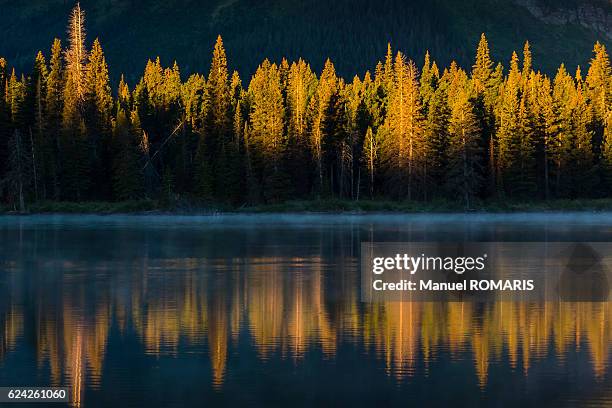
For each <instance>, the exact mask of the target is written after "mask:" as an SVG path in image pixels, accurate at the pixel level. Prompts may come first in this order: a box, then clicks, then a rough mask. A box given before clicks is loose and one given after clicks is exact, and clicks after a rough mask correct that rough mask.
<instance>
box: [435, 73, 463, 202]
mask: <svg viewBox="0 0 612 408" xmlns="http://www.w3.org/2000/svg"><path fill="white" fill-rule="evenodd" d="M462 73H463V75H464V76H465V73H464V72H463V71H462ZM448 76H450V74H448V71H447V74H446V76H443V78H442V79H441V80H438V81H439V84H438V86H437V89H435V91H434V92H433V94H432V96H431V97H430V98H429V108H428V109H427V117H426V123H425V144H426V149H425V150H426V151H427V152H428V163H427V168H428V179H429V180H427V181H428V182H429V183H428V185H427V186H426V187H427V188H429V189H432V190H433V192H432V193H430V194H428V195H427V196H428V197H429V196H434V195H438V196H439V195H441V193H442V191H441V189H439V188H438V187H439V186H443V185H444V184H445V177H446V173H447V167H448V160H449V157H448V156H449V151H448V149H449V138H450V135H449V120H450V115H451V109H450V106H449V101H448V87H449V78H448ZM466 78H467V77H466ZM430 186H431V187H430Z"/></svg>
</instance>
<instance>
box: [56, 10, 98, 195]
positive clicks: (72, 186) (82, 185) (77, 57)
mask: <svg viewBox="0 0 612 408" xmlns="http://www.w3.org/2000/svg"><path fill="white" fill-rule="evenodd" d="M64 60H65V78H66V82H65V86H64V92H63V114H62V135H61V136H62V141H61V143H60V147H61V149H62V151H61V156H62V178H61V179H62V182H63V188H62V194H63V196H64V198H67V199H73V200H83V199H85V198H87V192H88V190H89V186H90V169H91V165H90V155H89V143H88V140H87V130H86V124H85V120H84V118H83V108H84V106H83V104H84V100H85V89H86V87H85V73H86V65H85V63H86V60H87V51H86V48H85V14H84V12H83V10H81V7H80V4H79V3H77V5H76V6H75V7H74V9H73V10H72V13H71V15H70V20H69V24H68V49H67V50H66V52H65V54H64Z"/></svg>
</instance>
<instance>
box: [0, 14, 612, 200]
mask: <svg viewBox="0 0 612 408" xmlns="http://www.w3.org/2000/svg"><path fill="white" fill-rule="evenodd" d="M383 57H384V58H383V59H382V61H380V62H379V63H378V64H377V65H376V66H375V67H373V70H372V72H370V71H368V72H366V73H365V74H364V75H363V76H355V77H354V78H352V79H351V80H350V81H348V80H345V79H343V78H341V77H340V76H339V75H338V74H337V73H336V70H335V68H334V64H333V62H332V61H331V60H327V61H326V62H325V64H324V67H323V70H322V72H321V73H320V74H317V73H315V72H313V70H312V69H311V67H310V65H309V64H308V63H307V62H306V61H304V60H302V59H298V60H297V61H293V62H290V61H288V60H286V59H282V60H281V61H280V62H278V63H274V62H271V61H269V60H267V59H265V60H264V61H263V62H262V63H261V64H260V65H259V67H258V68H257V70H256V71H255V73H254V74H253V76H252V77H251V78H250V80H249V81H248V83H247V82H246V81H245V82H244V83H243V81H242V79H241V78H240V76H239V74H238V72H237V71H230V69H229V65H228V61H227V57H226V54H225V50H224V46H223V41H222V39H221V37H220V36H219V37H218V39H217V41H216V43H215V44H214V48H213V52H212V61H211V63H210V69H209V71H208V74H207V75H205V74H198V73H195V74H192V75H190V76H189V77H188V78H186V79H184V78H182V76H181V71H180V69H179V66H178V64H177V63H176V62H174V64H171V65H170V66H164V65H162V62H161V61H160V58H157V59H156V60H149V61H148V62H147V63H146V67H145V69H144V73H143V75H142V77H141V78H140V80H139V81H138V82H137V83H134V84H131V85H130V84H128V83H127V81H126V80H125V79H124V77H123V76H122V77H121V80H120V81H119V82H118V86H117V89H116V91H115V92H113V90H112V87H111V83H112V81H111V78H109V70H108V66H107V63H106V59H105V56H104V52H103V49H102V45H101V42H100V41H99V40H98V39H95V40H94V41H93V43H92V45H91V46H88V41H87V38H86V30H85V13H84V11H83V10H82V9H81V7H80V6H79V5H78V4H77V5H76V6H75V8H74V9H73V10H72V12H71V14H70V17H69V22H68V36H67V41H66V42H65V44H63V43H62V41H61V40H59V39H55V40H54V41H53V44H52V46H51V50H50V53H49V54H48V59H47V57H45V55H44V54H43V52H38V54H37V56H36V58H35V61H34V62H33V68H32V70H31V72H28V73H21V74H17V72H16V71H15V69H11V68H10V66H9V62H7V61H6V60H5V59H3V58H0V92H1V95H2V97H1V98H0V199H1V200H2V202H3V203H5V205H6V206H8V207H9V208H12V209H15V210H18V211H25V210H27V208H28V206H29V205H31V204H32V203H37V202H47V201H58V202H59V201H62V202H64V201H71V202H87V201H116V202H119V201H127V200H139V199H150V200H156V201H159V202H160V203H163V205H168V204H172V203H176V202H180V201H188V202H192V203H198V204H201V205H204V206H206V205H214V204H219V203H223V204H226V205H231V206H236V207H239V206H245V205H255V204H261V203H264V204H267V203H279V202H283V201H286V200H292V199H306V200H318V199H322V198H337V199H344V200H355V201H357V200H382V199H384V200H397V201H418V202H431V201H434V200H449V201H453V202H458V203H461V205H463V206H465V208H471V207H472V206H473V205H474V203H476V202H482V201H487V200H519V201H520V200H525V201H530V200H550V199H560V198H564V199H565V198H567V199H576V198H602V197H609V196H610V193H611V191H612V67H611V65H610V60H609V56H608V54H607V52H606V48H605V46H604V44H602V43H599V42H597V43H596V44H595V45H594V48H593V54H592V58H591V61H590V63H589V66H588V67H585V70H584V71H583V69H582V68H581V67H577V69H575V70H573V69H572V70H571V71H570V68H569V67H566V66H565V65H564V64H563V63H561V64H560V66H559V68H558V70H557V72H556V74H555V75H554V77H549V76H547V75H546V74H543V73H541V72H539V71H536V70H535V69H534V68H533V61H532V55H531V50H530V45H529V43H528V42H526V43H525V44H524V47H523V49H522V51H521V53H520V56H519V54H518V53H516V52H514V53H513V54H512V55H511V57H510V60H509V63H508V66H507V67H504V65H503V64H502V63H500V62H495V61H493V59H492V57H491V52H490V49H489V44H488V42H487V39H486V37H485V34H483V35H482V37H481V39H480V42H479V44H478V45H477V49H476V53H475V57H474V63H473V66H472V67H470V68H469V69H468V70H466V69H464V68H462V67H461V66H459V65H458V64H457V63H455V62H453V63H451V64H450V65H449V66H447V67H441V66H438V65H437V64H436V62H435V61H434V59H433V57H432V56H431V55H430V54H429V53H427V54H426V55H425V56H424V58H422V62H420V63H419V65H418V66H417V64H416V63H415V62H414V61H412V60H411V59H410V58H408V57H407V56H406V55H404V54H403V53H402V52H400V51H397V50H393V49H392V47H391V44H389V45H388V50H387V53H386V55H385V56H383Z"/></svg>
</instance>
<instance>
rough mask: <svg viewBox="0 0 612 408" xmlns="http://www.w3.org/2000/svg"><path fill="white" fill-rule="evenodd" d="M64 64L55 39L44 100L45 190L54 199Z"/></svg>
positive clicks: (57, 187) (57, 185) (58, 171)
mask: <svg viewBox="0 0 612 408" xmlns="http://www.w3.org/2000/svg"><path fill="white" fill-rule="evenodd" d="M63 92H64V64H63V59H62V45H61V42H60V40H58V39H57V38H56V39H55V40H54V41H53V46H52V47H51V59H50V61H49V75H48V76H47V94H46V98H45V112H46V115H47V118H46V122H47V123H46V124H47V128H46V132H47V138H48V141H49V143H48V146H49V180H48V181H47V182H46V184H47V187H46V189H47V190H48V191H49V193H50V195H52V196H53V198H54V199H56V200H58V199H59V198H60V174H61V160H60V134H61V129H62V112H63V110H64V101H63Z"/></svg>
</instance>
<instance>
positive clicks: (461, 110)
mask: <svg viewBox="0 0 612 408" xmlns="http://www.w3.org/2000/svg"><path fill="white" fill-rule="evenodd" d="M455 80H456V81H460V87H459V88H458V90H457V92H455V93H454V94H453V97H452V100H451V105H452V107H451V117H450V121H449V122H450V123H449V133H450V146H449V151H450V153H449V157H450V159H449V161H450V163H449V168H448V173H447V180H446V182H447V185H448V189H449V191H450V193H451V195H454V196H455V197H458V198H460V199H461V200H463V202H464V204H465V207H466V208H467V209H469V208H470V207H471V204H472V202H473V201H474V197H475V196H476V195H477V194H478V192H479V190H480V188H481V186H480V183H481V182H482V176H481V174H482V172H481V171H480V168H479V167H480V166H481V155H480V145H479V139H480V128H479V123H478V118H477V117H476V115H475V113H474V108H473V106H472V104H471V103H470V89H469V83H468V80H467V76H460V77H458V78H456V79H455Z"/></svg>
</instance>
